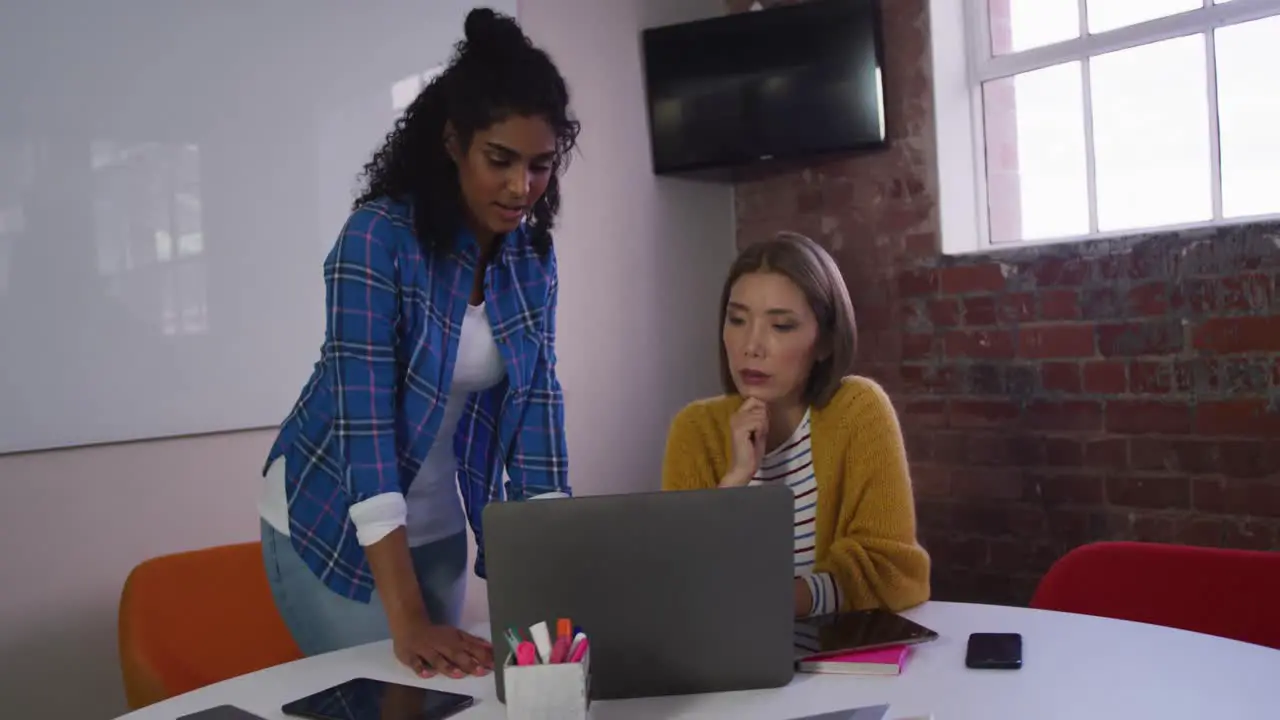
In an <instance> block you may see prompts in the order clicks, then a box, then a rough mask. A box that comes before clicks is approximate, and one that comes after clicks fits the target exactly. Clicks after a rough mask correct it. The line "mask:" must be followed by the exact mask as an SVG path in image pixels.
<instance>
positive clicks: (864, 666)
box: [796, 645, 911, 675]
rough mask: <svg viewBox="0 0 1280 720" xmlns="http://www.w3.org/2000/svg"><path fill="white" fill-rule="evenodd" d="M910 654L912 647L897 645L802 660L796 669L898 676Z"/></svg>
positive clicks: (825, 672)
mask: <svg viewBox="0 0 1280 720" xmlns="http://www.w3.org/2000/svg"><path fill="white" fill-rule="evenodd" d="M910 654H911V646H910V645H897V646H894V647H887V648H877V649H875V650H859V651H856V652H850V653H844V654H842V655H826V656H824V657H822V658H800V660H799V662H797V663H796V669H797V670H799V671H800V672H804V673H823V674H833V675H898V674H901V673H902V669H903V668H904V667H905V666H906V664H907V656H908V655H910Z"/></svg>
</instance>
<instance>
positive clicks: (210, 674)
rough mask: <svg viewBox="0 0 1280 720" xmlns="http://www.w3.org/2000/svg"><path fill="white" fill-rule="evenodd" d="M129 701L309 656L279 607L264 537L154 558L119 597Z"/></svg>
mask: <svg viewBox="0 0 1280 720" xmlns="http://www.w3.org/2000/svg"><path fill="white" fill-rule="evenodd" d="M119 622H120V627H119V631H120V670H121V672H122V673H123V675H124V692H125V697H126V699H127V700H128V702H129V707H130V708H132V709H135V710H136V709H138V708H141V707H145V706H147V705H150V704H152V703H156V702H159V701H161V700H164V699H166V698H170V697H173V696H175V695H180V694H182V693H185V692H189V691H191V690H195V689H197V688H201V687H204V686H206V685H211V684H213V683H216V682H219V681H222V680H227V679H229V678H233V677H236V676H237V675H243V674H245V673H250V672H254V671H255V670H261V669H263V668H268V667H271V666H273V665H279V664H280V663H285V662H289V661H291V660H297V659H299V658H301V657H302V653H301V652H300V651H299V650H298V646H297V645H296V644H295V643H294V641H293V638H292V636H290V635H289V630H288V628H286V627H285V624H284V620H282V619H281V618H280V613H279V612H278V611H277V610H276V606H275V602H274V601H273V600H272V598H271V589H270V587H269V586H268V585H267V575H266V572H265V571H264V569H263V565H262V547H261V545H259V544H258V543H256V542H254V543H244V544H241V545H224V546H221V547H213V548H206V549H204V550H195V551H192V552H185V553H178V554H176V555H166V556H163V557H158V558H153V559H151V560H147V561H146V562H144V563H142V564H141V565H139V566H137V567H136V568H134V569H133V572H131V573H129V577H128V579H127V580H125V583H124V592H123V593H122V594H121V597H120V621H119Z"/></svg>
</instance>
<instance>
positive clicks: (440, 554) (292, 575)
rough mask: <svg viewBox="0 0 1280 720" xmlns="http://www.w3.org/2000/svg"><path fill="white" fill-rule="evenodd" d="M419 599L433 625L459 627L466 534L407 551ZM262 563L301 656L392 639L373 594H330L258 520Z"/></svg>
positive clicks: (278, 536) (286, 540)
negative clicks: (361, 596) (362, 598)
mask: <svg viewBox="0 0 1280 720" xmlns="http://www.w3.org/2000/svg"><path fill="white" fill-rule="evenodd" d="M409 552H410V555H411V556H412V557H413V569H414V572H415V573H416V574H417V576H418V585H419V587H421V589H422V599H423V601H424V602H425V603H426V606H427V613H428V614H429V615H430V617H431V619H432V621H433V622H437V623H440V624H442V625H454V626H456V625H457V624H458V621H459V619H460V618H461V617H462V603H463V600H464V599H465V597H466V589H467V578H466V570H467V534H466V532H460V533H458V534H457V535H454V536H452V537H447V538H445V539H443V540H437V541H436V542H433V543H429V544H427V545H423V546H422V547H416V548H410V550H409ZM262 560H263V563H264V564H265V565H266V569H267V581H268V583H269V584H270V585H271V594H272V595H273V596H274V597H275V601H276V607H277V608H278V609H279V610H280V615H281V616H283V617H284V624H285V625H286V626H288V628H289V632H290V634H292V635H293V639H294V640H295V641H296V642H297V643H298V648H299V649H301V650H302V653H303V654H304V655H319V654H320V653H326V652H332V651H334V650H342V649H345V648H349V647H354V646H356V645H364V644H365V643H371V642H376V641H378V640H386V639H387V638H389V637H391V631H390V629H389V628H388V626H387V613H386V611H385V610H383V608H382V601H381V600H379V599H378V594H377V593H376V592H375V593H374V594H373V598H372V599H370V601H369V602H368V603H362V602H359V601H356V600H351V599H350V598H345V597H342V596H341V595H338V594H337V593H335V592H333V591H332V590H330V589H329V588H328V587H327V586H326V585H325V584H324V583H323V582H321V581H320V578H318V577H316V574H315V573H313V572H311V568H309V567H307V565H306V563H304V562H303V561H302V558H300V557H298V553H297V551H295V550H294V549H293V545H292V544H291V543H290V541H289V538H288V537H286V536H285V535H283V534H281V533H280V531H278V530H276V529H275V528H274V527H272V526H271V524H270V523H268V522H266V521H265V520H264V521H262Z"/></svg>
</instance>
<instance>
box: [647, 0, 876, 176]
mask: <svg viewBox="0 0 1280 720" xmlns="http://www.w3.org/2000/svg"><path fill="white" fill-rule="evenodd" d="M641 44H642V47H643V50H644V66H645V86H646V92H647V96H648V97H647V100H648V106H649V133H650V144H651V149H652V155H653V169H654V172H656V173H658V174H680V173H689V172H694V171H705V170H715V169H727V168H734V167H742V166H745V165H749V164H753V163H757V162H759V161H762V160H773V159H778V160H782V159H791V158H802V157H807V156H814V155H819V154H830V153H845V152H853V151H861V150H873V149H882V148H883V147H885V145H886V139H885V127H884V92H883V80H882V77H883V74H882V66H883V56H884V53H883V42H882V36H881V25H880V3H879V0H810V1H809V2H802V3H799V4H795V5H783V6H779V7H774V8H770V9H768V10H759V11H754V12H744V13H738V14H734V15H726V16H723V17H716V18H711V19H708V20H700V21H697V22H691V23H683V24H680V25H668V26H665V27H657V28H651V29H648V30H645V31H644V33H643V35H642V43H641Z"/></svg>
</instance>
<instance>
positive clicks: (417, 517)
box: [258, 304, 506, 547]
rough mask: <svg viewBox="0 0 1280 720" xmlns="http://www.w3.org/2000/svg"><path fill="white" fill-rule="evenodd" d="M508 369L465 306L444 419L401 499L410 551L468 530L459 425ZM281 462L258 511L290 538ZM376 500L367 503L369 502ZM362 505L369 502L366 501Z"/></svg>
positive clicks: (481, 320)
mask: <svg viewBox="0 0 1280 720" xmlns="http://www.w3.org/2000/svg"><path fill="white" fill-rule="evenodd" d="M505 375H506V368H505V367H504V366H503V364H502V356H501V355H500V354H499V353H498V345H497V343H496V342H495V341H494V339H493V329H492V328H491V327H490V325H489V318H488V316H486V315H485V312H484V305H483V304H481V305H472V306H468V307H467V312H466V315H465V316H464V317H463V320H462V334H461V336H460V337H459V338H458V356H457V359H456V360H455V361H454V366H453V382H452V384H451V385H450V387H449V394H448V397H447V398H446V399H445V408H444V419H443V420H441V422H440V429H439V431H438V432H437V433H436V438H435V442H433V443H432V445H431V449H430V450H428V451H427V457H426V458H425V459H424V460H423V461H422V467H421V468H419V470H418V474H417V476H416V477H414V479H413V483H412V484H411V485H410V486H409V492H408V493H407V494H406V495H405V503H406V505H407V506H408V518H407V520H406V522H405V530H406V532H407V533H408V535H409V546H410V547H419V546H422V545H426V544H428V543H432V542H435V541H436V540H443V539H444V538H447V537H450V536H451V535H454V534H456V533H460V532H462V531H463V530H465V529H466V527H467V516H466V512H465V511H464V510H463V507H462V497H461V495H459V493H458V461H457V458H456V457H455V456H454V452H453V440H454V435H455V434H456V432H457V429H458V422H459V421H460V420H461V419H462V413H463V411H464V410H466V404H467V396H468V395H470V394H471V393H475V392H479V391H481V390H487V389H489V388H491V387H493V386H494V385H497V384H498V383H499V382H501V381H502V378H503V377H504V376H505ZM284 475H285V473H284V458H283V457H280V458H277V459H276V461H275V462H273V463H272V464H271V467H270V468H268V469H267V477H266V483H265V486H264V488H263V494H262V498H261V500H260V501H259V503H258V511H259V514H260V515H261V516H262V519H263V520H266V521H267V522H268V523H270V525H271V526H272V527H274V528H275V529H276V530H277V531H279V532H280V533H282V534H284V535H288V534H289V508H288V500H287V496H286V494H285V487H284ZM373 499H374V498H369V500H373ZM365 502H368V500H366V501H365Z"/></svg>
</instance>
